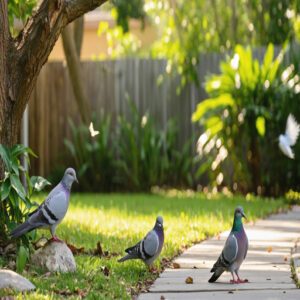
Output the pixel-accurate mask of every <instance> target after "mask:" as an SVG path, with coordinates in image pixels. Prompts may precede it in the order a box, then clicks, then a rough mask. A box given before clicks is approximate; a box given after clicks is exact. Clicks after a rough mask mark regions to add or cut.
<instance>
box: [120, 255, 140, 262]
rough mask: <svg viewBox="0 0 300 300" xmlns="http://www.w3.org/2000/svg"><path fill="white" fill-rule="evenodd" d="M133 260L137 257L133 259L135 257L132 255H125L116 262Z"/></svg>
mask: <svg viewBox="0 0 300 300" xmlns="http://www.w3.org/2000/svg"><path fill="white" fill-rule="evenodd" d="M134 258H137V257H135V256H133V255H131V254H127V255H125V256H124V257H122V258H120V259H119V260H118V262H123V261H126V260H128V259H134Z"/></svg>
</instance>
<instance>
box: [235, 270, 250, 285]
mask: <svg viewBox="0 0 300 300" xmlns="http://www.w3.org/2000/svg"><path fill="white" fill-rule="evenodd" d="M235 274H236V276H237V278H238V279H237V283H246V282H249V280H248V279H241V278H240V276H239V273H238V271H235Z"/></svg>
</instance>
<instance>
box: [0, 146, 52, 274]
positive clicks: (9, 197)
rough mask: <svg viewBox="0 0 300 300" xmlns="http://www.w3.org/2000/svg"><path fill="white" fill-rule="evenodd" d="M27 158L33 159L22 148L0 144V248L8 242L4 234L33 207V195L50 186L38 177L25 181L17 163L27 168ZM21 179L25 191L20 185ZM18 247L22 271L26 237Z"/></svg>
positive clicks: (25, 173) (27, 244) (25, 252)
mask: <svg viewBox="0 0 300 300" xmlns="http://www.w3.org/2000/svg"><path fill="white" fill-rule="evenodd" d="M29 154H30V155H32V156H35V154H34V153H33V152H32V150H31V149H30V148H28V147H25V146H23V145H15V146H13V147H11V148H8V147H6V146H4V145H1V144H0V157H1V160H2V162H1V163H3V164H4V169H5V176H4V178H3V179H2V180H1V181H0V195H1V198H0V245H2V244H6V243H7V242H8V231H10V230H12V229H13V228H15V227H16V225H17V224H19V223H21V222H23V221H24V218H25V217H26V216H27V214H28V213H29V211H30V210H31V208H32V207H33V206H34V205H36V203H34V202H32V200H31V199H32V195H33V193H34V192H39V191H41V190H42V189H43V188H44V187H45V186H46V185H48V184H50V183H49V182H48V181H47V180H46V179H44V178H42V177H39V176H32V177H29V174H28V171H27V170H25V169H24V168H23V166H22V164H21V162H20V159H21V157H23V159H26V160H27V162H28V164H29ZM22 178H23V181H24V182H25V183H26V184H25V185H26V187H24V186H23V184H22ZM18 246H19V249H18V253H17V269H18V271H22V270H23V268H24V266H25V263H26V261H27V258H28V255H29V236H27V235H25V236H23V237H22V239H21V243H20V244H19V245H18Z"/></svg>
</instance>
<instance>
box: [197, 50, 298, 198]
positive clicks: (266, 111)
mask: <svg viewBox="0 0 300 300" xmlns="http://www.w3.org/2000/svg"><path fill="white" fill-rule="evenodd" d="M290 57H291V54H290ZM284 58H285V59H286V60H287V58H288V57H284V53H283V52H281V53H280V54H279V55H278V56H277V57H275V58H274V47H273V45H269V46H268V48H267V50H266V53H265V55H264V58H263V61H262V63H259V61H258V60H257V59H254V58H253V54H252V50H251V49H250V48H243V47H241V46H237V47H236V48H235V53H234V55H233V57H232V58H231V59H230V58H227V59H226V61H223V62H221V65H220V69H221V74H220V75H211V76H210V77H208V78H207V80H206V83H205V89H206V92H207V93H208V95H209V98H208V99H206V100H204V101H203V102H201V103H199V104H198V106H197V109H196V111H195V112H194V114H193V120H194V121H198V122H199V123H200V124H201V125H202V126H203V129H204V133H203V134H202V135H201V136H200V138H199V141H198V149H199V154H200V156H201V157H202V158H203V159H204V158H206V159H207V160H206V161H205V163H204V164H203V166H202V167H201V168H200V169H199V175H200V174H203V173H204V172H205V171H209V173H210V176H211V178H212V179H213V180H214V183H215V184H216V185H220V184H224V185H229V186H230V187H231V188H232V189H239V190H240V191H243V192H247V191H252V192H255V193H256V192H262V193H266V194H279V193H283V192H284V191H285V190H286V189H287V188H288V187H289V186H291V185H293V184H294V182H293V181H292V180H291V174H293V176H296V177H297V178H298V182H299V174H298V171H296V163H295V164H294V165H293V163H292V162H291V161H289V160H288V158H286V157H284V156H283V155H282V153H281V152H280V151H279V148H278V136H279V134H280V133H282V132H284V130H285V123H286V119H287V116H288V114H289V113H294V115H295V116H296V119H298V120H300V109H299V100H300V99H299V92H300V83H299V76H298V75H297V72H298V66H297V65H296V64H295V62H296V61H297V60H295V58H294V63H292V64H291V65H289V66H288V67H286V68H285V67H284V66H285V63H284Z"/></svg>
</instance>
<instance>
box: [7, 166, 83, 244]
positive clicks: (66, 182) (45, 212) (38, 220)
mask: <svg viewBox="0 0 300 300" xmlns="http://www.w3.org/2000/svg"><path fill="white" fill-rule="evenodd" d="M74 181H76V182H78V180H77V177H76V172H75V170H74V169H72V168H68V169H67V170H66V171H65V174H64V177H63V178H62V180H61V181H60V183H59V184H58V185H57V186H56V187H55V188H54V189H53V190H52V191H51V192H50V193H49V195H48V197H47V198H46V200H45V201H44V202H43V203H42V204H41V205H40V206H39V207H38V208H37V209H36V210H35V211H33V212H32V213H30V214H29V215H28V219H27V220H26V221H25V222H24V223H23V224H21V225H19V226H18V227H17V228H15V229H14V230H13V231H12V232H11V233H10V235H11V237H12V238H17V237H19V236H21V235H23V234H25V233H27V232H29V231H32V230H34V229H37V228H50V232H51V235H52V240H53V241H60V239H59V238H58V237H57V236H56V235H55V229H56V226H57V225H58V224H59V223H60V222H61V221H62V219H63V218H64V216H65V214H66V212H67V210H68V207H69V200H70V192H71V187H72V184H73V182H74Z"/></svg>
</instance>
